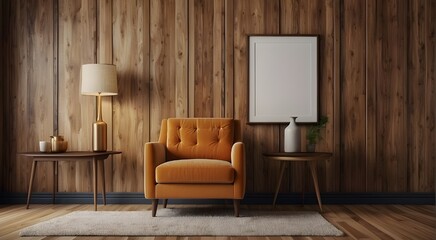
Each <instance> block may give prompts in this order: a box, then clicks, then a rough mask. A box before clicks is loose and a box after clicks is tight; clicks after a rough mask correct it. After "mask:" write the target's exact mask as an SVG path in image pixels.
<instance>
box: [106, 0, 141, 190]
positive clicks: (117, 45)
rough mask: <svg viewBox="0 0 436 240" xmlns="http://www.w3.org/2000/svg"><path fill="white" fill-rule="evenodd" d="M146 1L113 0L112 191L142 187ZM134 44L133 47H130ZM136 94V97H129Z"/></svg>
mask: <svg viewBox="0 0 436 240" xmlns="http://www.w3.org/2000/svg"><path fill="white" fill-rule="evenodd" d="M147 4H148V1H136V2H134V4H133V3H129V2H127V1H122V0H119V1H113V20H114V21H113V63H114V64H115V65H116V66H117V72H118V82H119V83H120V84H119V85H118V95H117V96H115V97H113V102H114V105H113V108H114V112H113V119H114V120H113V125H114V129H113V135H114V140H113V142H114V149H122V152H123V153H122V154H121V157H118V156H116V157H114V161H113V170H112V174H113V182H112V184H113V191H116V192H140V191H142V190H143V188H144V187H143V184H144V181H143V177H144V176H143V175H144V174H143V173H144V167H143V166H144V165H143V157H142V156H143V146H144V142H146V141H148V140H149V139H148V137H147V136H145V135H144V133H145V130H144V129H146V128H148V109H149V108H148V104H149V88H148V86H149V82H148V77H147V73H146V72H145V71H144V59H145V58H147V56H146V55H145V56H144V49H143V48H144V42H143V38H144V33H143V30H144V24H147V22H145V21H144V18H145V17H147V16H148V15H145V13H146V12H145V11H144V10H145V9H148V6H145V5H147ZM133 46H134V47H133ZM132 96H135V97H132Z"/></svg>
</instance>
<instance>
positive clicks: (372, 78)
mask: <svg viewBox="0 0 436 240" xmlns="http://www.w3.org/2000/svg"><path fill="white" fill-rule="evenodd" d="M380 4H381V1H376V0H367V1H366V21H367V22H366V26H367V30H366V32H367V34H366V48H367V49H368V51H367V53H366V56H367V57H366V66H367V67H366V96H367V97H366V113H367V116H366V167H367V169H366V191H371V192H380V191H382V188H383V175H384V173H383V169H384V167H383V161H382V159H377V154H376V150H377V141H378V138H377V103H378V101H377V81H378V79H379V77H378V73H379V72H380V68H381V65H382V63H381V59H382V58H381V54H382V44H381V39H382V34H383V28H382V27H380V24H381V22H382V21H383V18H382V17H381V16H382V15H381V11H382V7H381V6H380Z"/></svg>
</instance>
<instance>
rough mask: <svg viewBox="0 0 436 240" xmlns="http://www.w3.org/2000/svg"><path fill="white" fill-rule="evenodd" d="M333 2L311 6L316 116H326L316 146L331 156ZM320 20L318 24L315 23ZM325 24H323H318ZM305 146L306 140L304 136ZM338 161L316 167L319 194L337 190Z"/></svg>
mask: <svg viewBox="0 0 436 240" xmlns="http://www.w3.org/2000/svg"><path fill="white" fill-rule="evenodd" d="M333 4H334V2H333V0H329V1H318V2H314V9H313V13H312V14H313V15H312V16H313V20H312V26H311V28H312V29H313V31H314V32H315V33H317V34H318V35H319V36H320V42H319V44H320V46H319V50H320V52H319V58H320V61H319V64H320V66H319V67H320V69H319V70H320V76H319V82H318V83H319V86H318V87H319V88H318V89H319V91H318V92H319V105H318V106H319V114H320V115H321V116H327V117H328V118H329V122H328V123H327V126H326V128H325V129H323V130H322V131H323V135H322V139H321V141H320V142H319V143H318V144H317V146H316V147H317V149H318V151H324V152H333V150H334V126H333V122H334V119H335V115H334V94H335V91H334V82H333V81H334V68H335V62H334V27H335V26H334V9H333V7H334V5H333ZM315 19H319V20H315ZM319 22H324V23H325V24H319ZM302 140H303V143H305V142H306V141H305V136H303V139H302ZM337 160H339V159H334V158H332V159H329V160H327V161H325V162H322V163H320V164H319V169H318V177H319V179H320V183H321V184H320V188H321V191H329V192H330V191H333V190H334V189H339V171H338V170H339V161H337Z"/></svg>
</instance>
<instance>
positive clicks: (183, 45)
mask: <svg viewBox="0 0 436 240" xmlns="http://www.w3.org/2000/svg"><path fill="white" fill-rule="evenodd" d="M174 14H175V21H174V25H175V29H174V38H175V44H176V46H175V47H176V49H175V52H174V57H175V82H176V93H175V94H176V96H175V99H176V103H175V104H176V116H178V117H187V116H188V114H189V109H188V108H189V106H188V103H189V99H188V55H189V52H188V38H189V33H188V0H183V1H181V0H178V1H175V12H174Z"/></svg>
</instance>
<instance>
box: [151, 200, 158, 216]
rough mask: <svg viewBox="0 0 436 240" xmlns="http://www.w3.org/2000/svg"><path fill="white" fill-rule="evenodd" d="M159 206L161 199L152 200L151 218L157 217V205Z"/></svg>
mask: <svg viewBox="0 0 436 240" xmlns="http://www.w3.org/2000/svg"><path fill="white" fill-rule="evenodd" d="M158 204H159V199H152V200H151V207H152V210H151V216H152V217H156V212H157V205H158Z"/></svg>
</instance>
